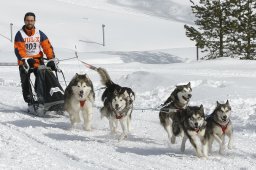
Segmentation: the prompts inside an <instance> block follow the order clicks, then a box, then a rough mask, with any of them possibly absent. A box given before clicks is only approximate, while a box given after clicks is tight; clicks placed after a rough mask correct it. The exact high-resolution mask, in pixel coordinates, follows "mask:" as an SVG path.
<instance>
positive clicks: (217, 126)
mask: <svg viewBox="0 0 256 170" xmlns="http://www.w3.org/2000/svg"><path fill="white" fill-rule="evenodd" d="M230 115H231V106H230V104H229V101H228V100H227V101H226V103H224V104H220V103H219V102H218V101H217V106H216V108H215V109H214V111H213V113H212V114H210V115H209V116H208V117H207V118H206V121H207V126H206V133H205V139H204V140H205V141H204V142H205V148H204V154H205V155H206V156H207V155H208V152H211V151H212V143H213V141H214V139H215V140H216V141H217V142H218V143H219V145H220V147H219V153H220V154H224V150H225V136H228V137H229V141H228V149H232V144H233V143H232V142H233V126H232V122H231V119H230Z"/></svg>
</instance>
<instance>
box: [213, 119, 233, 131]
mask: <svg viewBox="0 0 256 170" xmlns="http://www.w3.org/2000/svg"><path fill="white" fill-rule="evenodd" d="M214 122H215V123H216V124H217V125H218V126H219V127H220V128H221V130H222V133H223V134H225V132H226V130H227V128H228V124H229V122H230V120H229V121H228V123H227V124H226V125H221V124H219V123H218V122H216V121H215V120H214Z"/></svg>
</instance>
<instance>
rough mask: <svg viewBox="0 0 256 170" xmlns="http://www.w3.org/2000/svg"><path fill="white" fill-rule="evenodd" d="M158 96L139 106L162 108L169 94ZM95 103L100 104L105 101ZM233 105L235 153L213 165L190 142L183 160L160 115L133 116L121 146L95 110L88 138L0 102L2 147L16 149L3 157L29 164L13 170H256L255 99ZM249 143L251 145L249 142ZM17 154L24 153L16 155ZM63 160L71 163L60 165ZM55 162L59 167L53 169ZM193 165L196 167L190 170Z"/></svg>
mask: <svg viewBox="0 0 256 170" xmlns="http://www.w3.org/2000/svg"><path fill="white" fill-rule="evenodd" d="M182 83H183V82H181V84H182ZM191 83H192V87H193V88H198V87H204V86H207V87H213V88H222V87H223V86H225V84H226V86H228V85H229V84H228V83H227V82H225V81H213V80H197V81H191ZM11 87H12V88H13V89H16V90H14V92H10V91H9V93H11V94H12V93H15V91H19V90H20V87H19V86H18V87H15V86H14V87H13V86H11ZM6 88H8V86H7V87H6ZM173 88H174V86H171V87H170V88H167V90H166V91H171V90H172V89H173ZM164 91H165V90H164ZM154 93H155V94H156V96H152V97H151V98H147V96H148V95H149V94H150V92H147V91H146V92H144V93H142V92H140V93H139V94H138V95H137V99H136V100H139V101H137V105H138V106H143V104H142V103H147V104H146V105H150V103H151V102H153V103H155V106H157V105H158V104H160V103H159V100H160V99H161V95H163V96H165V94H164V93H162V94H160V96H157V95H159V94H158V91H156V92H154ZM96 94H97V96H96V98H98V99H99V98H100V95H101V93H100V92H98V93H96ZM143 95H144V99H143ZM168 95H169V94H168ZM20 98H21V96H20ZM148 99H150V100H148ZM143 101H144V102H143ZM96 102H98V103H100V101H96ZM157 102H158V103H157ZM192 103H193V104H194V105H196V104H200V103H203V104H204V106H205V110H206V111H208V113H210V112H211V111H212V110H213V108H214V107H215V103H211V102H210V101H200V100H199V101H192ZM231 103H232V109H233V113H232V114H233V116H232V120H233V124H234V126H235V142H234V144H235V148H234V149H233V150H231V151H230V150H227V151H226V154H225V155H224V156H221V155H219V154H218V153H217V150H218V148H217V145H215V147H214V152H213V154H212V155H210V156H209V159H208V160H201V159H198V158H197V157H196V156H194V155H195V152H194V149H193V148H192V146H191V145H190V144H189V142H188V143H187V145H186V146H187V150H186V151H185V153H184V154H182V153H180V151H179V148H180V142H181V141H180V139H178V142H177V144H174V145H171V144H169V142H168V141H167V135H166V133H165V132H164V129H163V128H162V127H161V126H160V123H159V118H158V112H156V111H147V110H146V111H144V112H141V111H134V112H133V116H132V118H133V119H132V132H131V134H130V135H129V137H128V139H127V140H124V141H121V142H118V141H117V138H118V135H120V133H121V129H120V127H119V132H118V134H117V135H110V133H109V130H108V123H107V120H105V119H104V120H101V119H100V118H99V117H100V115H99V111H98V110H97V109H96V108H95V113H94V117H93V119H94V120H93V130H92V132H86V131H83V130H82V128H81V127H78V128H77V129H70V123H69V119H68V117H67V116H52V117H50V116H49V117H48V118H39V117H35V116H31V115H29V114H26V113H25V110H26V109H22V108H25V107H23V106H14V103H13V102H9V103H8V104H6V103H5V102H1V103H0V110H1V112H2V113H1V120H2V121H1V123H0V126H1V128H0V129H1V131H0V132H1V133H0V135H1V143H0V146H8V147H7V148H11V150H9V149H7V150H2V152H1V155H2V156H5V157H7V158H9V159H10V160H12V159H17V160H24V161H19V162H16V164H13V167H16V166H17V164H18V163H19V164H20V163H21V164H22V165H23V167H27V168H32V169H33V167H29V162H26V161H25V160H27V161H28V160H29V159H31V160H29V161H38V162H40V161H41V162H40V163H38V164H40V165H44V164H47V165H45V166H42V167H41V168H42V169H48V168H50V169H59V168H64V169H84V168H89V169H169V165H171V167H179V166H180V165H179V164H180V163H182V162H183V166H182V167H181V169H183V168H191V167H192V169H193V165H194V162H198V163H200V165H201V166H200V167H198V169H204V166H206V165H207V164H211V165H212V166H215V167H216V169H220V168H223V165H225V164H226V162H232V163H233V165H232V166H229V165H225V166H226V168H227V169H232V167H235V168H245V169H246V168H250V167H254V166H255V163H254V159H255V158H256V154H254V153H255V149H251V150H250V149H249V148H248V146H251V147H252V148H253V146H254V142H256V134H255V130H254V129H255V128H256V127H255V124H256V121H255V109H256V108H255V106H256V99H255V98H249V99H246V100H243V99H231ZM151 106H152V105H151ZM19 110H23V111H21V112H20V111H19ZM5 131H8V134H6V133H4V132H5ZM248 137H249V138H250V140H247V139H248ZM241 143H243V145H241ZM10 146H11V147H10ZM243 146H247V147H246V148H244V147H243ZM20 147H21V148H23V149H22V150H23V152H22V151H21V149H18V148H20ZM15 149H17V151H18V152H21V153H17V152H15ZM49 154H50V155H49ZM28 155H30V156H28ZM30 157H31V158H30ZM58 159H61V161H63V160H64V161H63V162H68V163H67V164H58V163H57V162H58ZM240 159H242V160H243V165H240V164H239V163H238V162H239V160H240ZM54 162H56V163H55V164H54ZM191 162H193V164H192V166H189V165H190V163H191ZM0 167H3V168H7V169H8V168H10V169H11V167H12V166H5V165H4V164H3V163H1V162H0ZM177 169H179V168H177Z"/></svg>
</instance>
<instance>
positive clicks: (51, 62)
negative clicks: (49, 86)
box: [46, 60, 57, 71]
mask: <svg viewBox="0 0 256 170" xmlns="http://www.w3.org/2000/svg"><path fill="white" fill-rule="evenodd" d="M46 67H50V68H51V70H52V71H57V67H56V64H55V62H54V61H53V60H50V61H48V63H47V64H46Z"/></svg>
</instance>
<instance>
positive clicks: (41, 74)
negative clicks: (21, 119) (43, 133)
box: [28, 65, 64, 117]
mask: <svg viewBox="0 0 256 170" xmlns="http://www.w3.org/2000/svg"><path fill="white" fill-rule="evenodd" d="M60 71H61V70H60ZM35 79H36V80H35V85H33V83H32V81H31V80H29V81H30V89H29V93H30V96H32V97H30V99H31V101H30V102H29V104H28V112H29V113H30V114H34V115H36V116H41V117H43V116H44V115H45V114H46V112H48V111H55V112H56V113H58V114H62V113H63V111H64V90H63V88H62V87H61V85H60V83H59V80H58V78H57V71H56V76H55V75H54V73H53V71H52V70H51V69H50V68H49V67H46V66H45V65H41V66H39V67H38V69H37V71H36V76H35Z"/></svg>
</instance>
